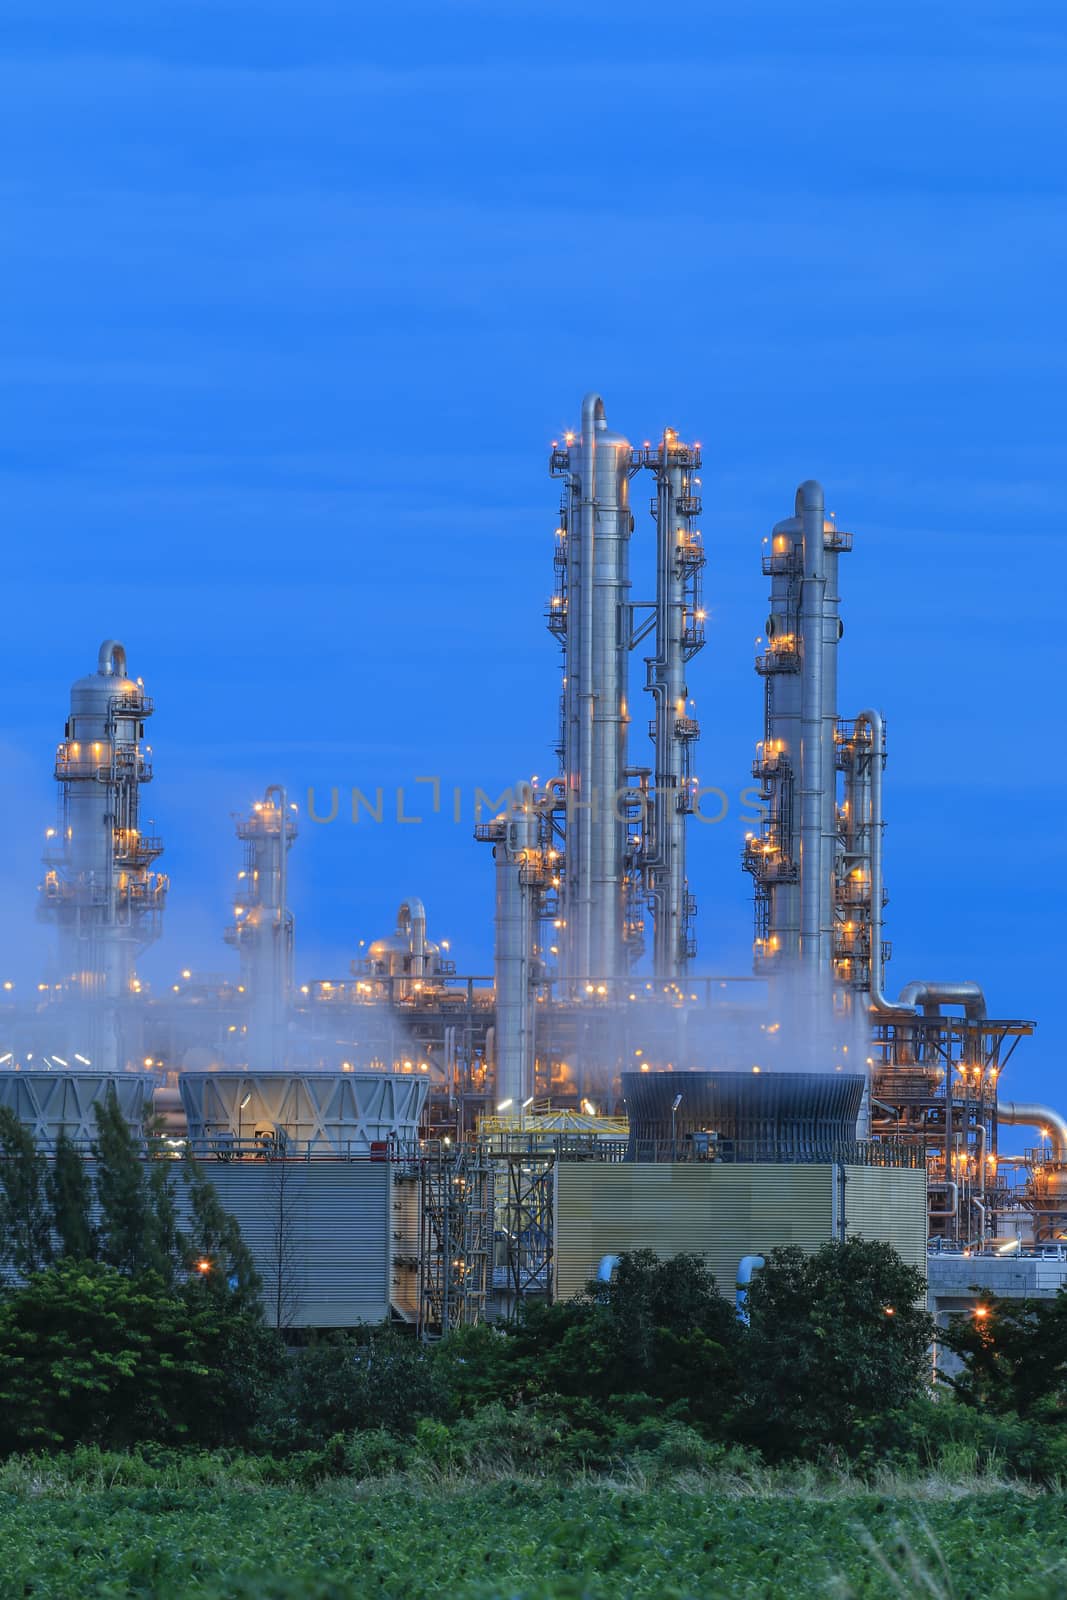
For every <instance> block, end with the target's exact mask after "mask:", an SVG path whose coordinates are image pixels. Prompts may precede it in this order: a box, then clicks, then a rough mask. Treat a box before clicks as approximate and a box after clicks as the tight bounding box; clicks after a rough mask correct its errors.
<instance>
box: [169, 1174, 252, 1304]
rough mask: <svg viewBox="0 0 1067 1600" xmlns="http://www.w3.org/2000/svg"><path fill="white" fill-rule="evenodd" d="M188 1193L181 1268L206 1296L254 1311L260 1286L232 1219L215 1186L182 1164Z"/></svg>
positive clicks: (234, 1220)
mask: <svg viewBox="0 0 1067 1600" xmlns="http://www.w3.org/2000/svg"><path fill="white" fill-rule="evenodd" d="M185 1178H186V1182H187V1184H188V1191H189V1211H190V1219H189V1232H188V1235H187V1237H186V1238H185V1239H184V1240H183V1265H184V1266H185V1268H186V1271H187V1272H189V1273H190V1275H191V1276H192V1278H193V1279H194V1281H196V1282H198V1283H199V1285H200V1286H201V1287H202V1289H203V1291H204V1292H205V1293H207V1294H213V1295H221V1296H224V1297H226V1298H230V1299H232V1300H233V1302H234V1305H235V1306H236V1307H237V1308H238V1309H240V1310H256V1309H258V1307H259V1305H260V1291H261V1284H260V1278H259V1274H258V1272H257V1271H256V1265H255V1262H254V1261H253V1259H252V1252H251V1250H249V1248H248V1246H247V1245H246V1244H245V1241H244V1238H243V1237H242V1234H241V1229H240V1225H239V1224H238V1222H237V1219H236V1217H234V1216H231V1214H230V1213H229V1212H228V1211H227V1210H226V1209H225V1208H224V1207H223V1205H222V1202H221V1201H220V1199H219V1197H218V1192H217V1190H216V1188H215V1185H214V1184H213V1183H212V1182H211V1181H210V1179H208V1178H207V1177H206V1176H205V1175H204V1170H203V1168H202V1167H201V1166H200V1165H199V1163H198V1162H197V1161H195V1160H193V1159H192V1158H190V1159H189V1160H188V1161H187V1162H186V1165H185Z"/></svg>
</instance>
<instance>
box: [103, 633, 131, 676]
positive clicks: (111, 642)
mask: <svg viewBox="0 0 1067 1600" xmlns="http://www.w3.org/2000/svg"><path fill="white" fill-rule="evenodd" d="M96 670H97V672H99V673H100V674H101V676H102V677H105V678H124V677H125V676H126V646H125V645H124V644H120V643H119V641H118V640H117V639H105V640H104V642H103V644H102V645H101V646H100V654H99V655H98V656H97V658H96Z"/></svg>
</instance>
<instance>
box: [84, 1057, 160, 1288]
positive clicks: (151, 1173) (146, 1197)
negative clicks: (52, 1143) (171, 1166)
mask: <svg viewBox="0 0 1067 1600" xmlns="http://www.w3.org/2000/svg"><path fill="white" fill-rule="evenodd" d="M93 1111H94V1114H95V1117H96V1139H95V1140H94V1142H93V1155H94V1156H95V1158H96V1197H97V1200H98V1201H99V1204H100V1219H101V1246H100V1254H101V1257H102V1259H103V1260H104V1261H105V1262H107V1263H108V1265H110V1266H113V1267H118V1268H119V1270H120V1271H122V1272H127V1273H131V1274H136V1273H140V1272H156V1273H158V1274H159V1276H160V1277H161V1278H163V1279H164V1280H165V1281H166V1282H170V1281H171V1280H172V1279H173V1277H174V1266H175V1257H176V1254H177V1228H176V1225H175V1221H174V1201H173V1197H172V1196H171V1193H170V1182H169V1176H170V1175H169V1170H168V1165H167V1164H166V1163H163V1162H159V1163H146V1162H145V1161H144V1160H143V1159H142V1154H141V1145H140V1141H139V1140H138V1139H137V1138H135V1136H134V1134H133V1133H132V1132H131V1130H130V1126H129V1124H128V1123H127V1121H126V1118H125V1117H124V1116H123V1113H122V1110H121V1108H120V1106H119V1103H118V1097H117V1095H116V1094H115V1091H114V1089H113V1088H109V1090H108V1093H107V1096H106V1098H105V1099H104V1100H102V1101H100V1100H98V1101H97V1102H96V1104H95V1106H94V1107H93Z"/></svg>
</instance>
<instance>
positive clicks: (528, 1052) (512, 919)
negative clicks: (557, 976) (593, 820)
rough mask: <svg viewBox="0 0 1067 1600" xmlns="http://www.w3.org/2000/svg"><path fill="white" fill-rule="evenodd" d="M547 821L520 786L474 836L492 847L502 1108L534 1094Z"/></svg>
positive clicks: (496, 1049) (497, 1073) (496, 1050)
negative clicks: (544, 827)
mask: <svg viewBox="0 0 1067 1600" xmlns="http://www.w3.org/2000/svg"><path fill="white" fill-rule="evenodd" d="M542 816H543V811H542V807H541V805H540V804H539V802H538V799H537V796H536V795H535V793H534V790H533V788H532V787H531V785H530V784H527V783H520V784H516V786H515V791H514V799H513V800H512V802H511V803H510V804H509V806H508V808H507V810H506V811H505V812H503V813H502V814H501V815H500V816H498V817H495V818H494V819H493V821H492V822H487V823H481V824H479V826H478V829H477V837H478V838H480V839H483V840H487V841H489V842H490V843H491V844H492V845H493V857H494V860H495V863H496V923H495V947H494V960H493V970H494V974H495V991H496V1007H495V1014H494V1037H493V1063H494V1093H495V1096H496V1103H497V1104H498V1105H502V1104H505V1103H508V1102H510V1104H511V1105H514V1106H515V1107H519V1106H521V1105H522V1104H523V1103H524V1102H525V1101H527V1100H528V1099H529V1098H530V1097H531V1096H532V1094H533V1092H534V1065H535V1059H536V1040H535V1037H534V1030H535V1020H536V1015H537V1011H536V1004H535V999H536V996H535V984H536V982H537V980H538V979H539V978H540V977H541V975H542V969H541V959H540V944H539V932H540V918H541V905H542V896H543V893H544V890H545V888H546V885H547V883H548V881H549V875H550V871H549V865H548V854H547V852H546V851H545V850H544V849H543V847H542V842H541V828H542Z"/></svg>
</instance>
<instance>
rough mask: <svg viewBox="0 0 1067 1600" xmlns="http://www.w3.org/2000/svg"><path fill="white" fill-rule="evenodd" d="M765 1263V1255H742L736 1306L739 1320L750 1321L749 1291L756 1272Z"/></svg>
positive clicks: (736, 1287)
mask: <svg viewBox="0 0 1067 1600" xmlns="http://www.w3.org/2000/svg"><path fill="white" fill-rule="evenodd" d="M765 1265H766V1263H765V1261H764V1258H763V1256H742V1257H741V1259H740V1261H739V1262H738V1263H737V1284H736V1286H735V1298H734V1307H735V1310H736V1312H737V1320H738V1322H745V1323H747V1322H748V1291H749V1288H750V1286H751V1283H752V1279H753V1276H754V1274H755V1273H757V1272H758V1271H759V1269H760V1268H761V1267H762V1266H765Z"/></svg>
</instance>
